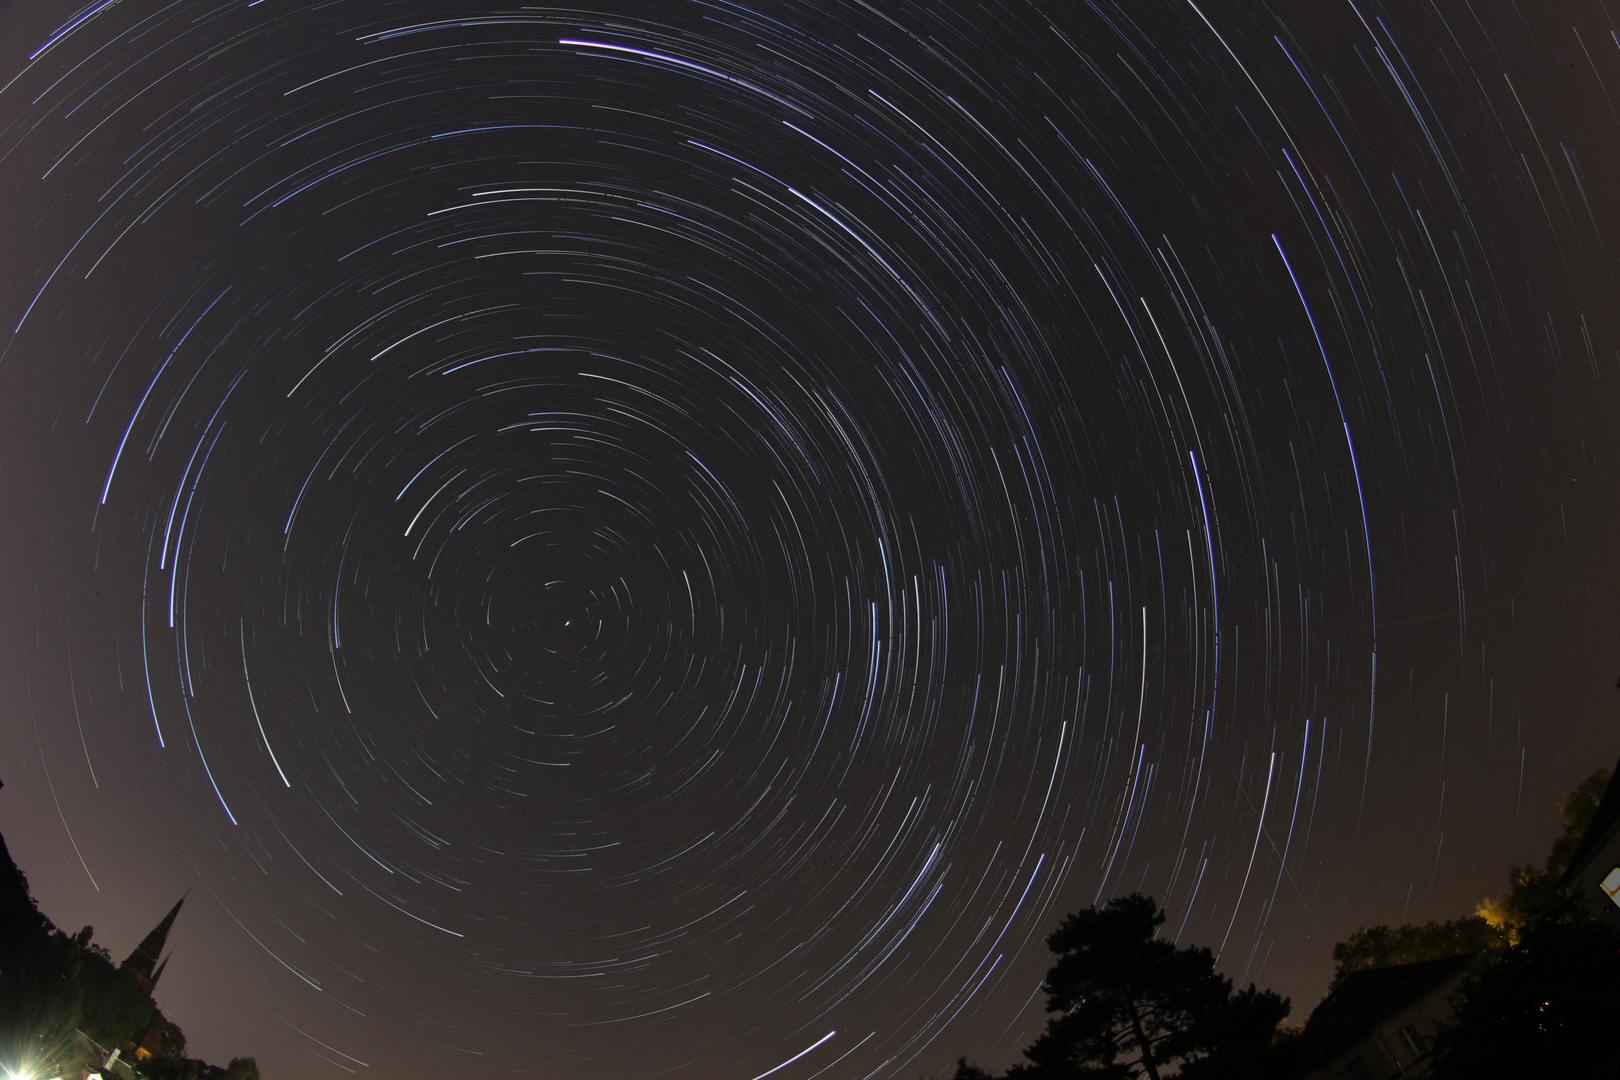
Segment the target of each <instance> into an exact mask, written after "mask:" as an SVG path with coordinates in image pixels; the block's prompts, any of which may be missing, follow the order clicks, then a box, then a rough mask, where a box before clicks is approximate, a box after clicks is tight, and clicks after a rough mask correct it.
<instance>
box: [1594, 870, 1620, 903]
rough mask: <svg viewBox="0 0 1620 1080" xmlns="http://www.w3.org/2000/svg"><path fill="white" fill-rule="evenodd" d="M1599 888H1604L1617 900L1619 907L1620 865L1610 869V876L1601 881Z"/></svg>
mask: <svg viewBox="0 0 1620 1080" xmlns="http://www.w3.org/2000/svg"><path fill="white" fill-rule="evenodd" d="M1598 888H1600V889H1602V890H1603V891H1604V892H1605V893H1606V894H1607V895H1608V897H1609V899H1610V900H1613V901H1614V902H1615V905H1616V906H1617V907H1620V866H1617V867H1615V868H1614V869H1613V870H1610V871H1609V876H1608V877H1606V878H1604V879H1603V881H1602V882H1601V883H1599V885H1598Z"/></svg>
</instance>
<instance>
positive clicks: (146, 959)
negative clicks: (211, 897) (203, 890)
mask: <svg viewBox="0 0 1620 1080" xmlns="http://www.w3.org/2000/svg"><path fill="white" fill-rule="evenodd" d="M190 895H191V890H190V889H187V890H186V896H190ZM185 902H186V897H185V896H182V897H181V898H180V899H179V900H176V901H175V903H174V907H172V908H170V909H169V913H168V914H167V915H165V916H163V921H162V922H160V923H158V924H157V925H156V926H155V927H153V928H152V932H151V933H150V934H147V935H146V937H144V938H142V939H141V943H140V944H139V945H137V946H135V951H134V952H132V953H130V954H129V959H127V960H125V961H124V962H123V963H122V964H120V965H118V966H119V967H120V968H128V969H129V970H131V971H133V972H135V974H137V975H139V976H140V977H141V980H142V981H143V982H145V983H146V984H147V985H148V986H150V985H151V984H153V983H155V982H157V976H158V974H160V973H161V969H160V968H158V958H159V957H160V956H161V955H162V954H163V943H164V942H165V941H166V940H168V937H169V927H171V926H173V925H174V917H175V916H176V915H178V914H180V905H181V904H184V903H185ZM154 969H157V970H156V971H154Z"/></svg>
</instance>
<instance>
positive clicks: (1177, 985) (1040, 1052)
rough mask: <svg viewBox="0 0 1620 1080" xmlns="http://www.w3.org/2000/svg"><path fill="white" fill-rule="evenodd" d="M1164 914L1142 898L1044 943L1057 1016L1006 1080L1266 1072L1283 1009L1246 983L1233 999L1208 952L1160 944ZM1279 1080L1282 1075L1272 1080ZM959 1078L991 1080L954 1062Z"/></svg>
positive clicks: (1210, 1079)
mask: <svg viewBox="0 0 1620 1080" xmlns="http://www.w3.org/2000/svg"><path fill="white" fill-rule="evenodd" d="M1163 922H1164V911H1163V910H1162V909H1161V908H1160V907H1159V905H1158V904H1157V903H1155V902H1154V900H1153V899H1152V898H1151V897H1147V896H1143V895H1141V894H1139V893H1137V894H1132V895H1130V896H1122V897H1117V898H1115V899H1113V900H1110V901H1108V902H1107V903H1106V904H1104V905H1103V906H1102V907H1097V906H1095V905H1094V906H1092V907H1089V908H1087V909H1085V910H1084V911H1080V912H1076V913H1075V914H1073V915H1070V916H1068V917H1067V918H1066V919H1064V920H1063V923H1062V925H1061V926H1059V927H1058V929H1057V931H1056V932H1055V933H1053V934H1052V936H1051V937H1050V938H1048V939H1047V946H1048V947H1049V948H1050V949H1051V950H1052V952H1053V953H1055V954H1057V958H1058V959H1057V962H1056V963H1055V964H1053V966H1052V968H1051V970H1049V971H1048V972H1047V974H1046V984H1045V985H1046V990H1047V995H1048V996H1047V1002H1046V1010H1047V1012H1050V1013H1056V1014H1057V1015H1056V1016H1054V1017H1053V1018H1052V1019H1051V1020H1049V1021H1048V1022H1047V1025H1046V1031H1045V1033H1043V1034H1042V1035H1041V1037H1040V1038H1038V1039H1036V1040H1035V1042H1034V1043H1032V1044H1031V1045H1030V1046H1029V1047H1028V1048H1026V1049H1025V1051H1024V1057H1025V1058H1027V1059H1028V1061H1027V1063H1023V1062H1021V1063H1019V1064H1016V1065H1014V1066H1012V1067H1011V1068H1010V1069H1008V1070H1007V1073H1006V1076H1007V1078H1008V1080H1135V1078H1137V1077H1146V1078H1148V1080H1163V1078H1164V1077H1166V1076H1168V1075H1176V1074H1175V1073H1174V1072H1173V1071H1172V1070H1176V1069H1177V1068H1178V1067H1179V1075H1181V1076H1186V1077H1189V1078H1192V1077H1195V1076H1196V1077H1199V1078H1200V1080H1226V1078H1228V1077H1232V1078H1236V1077H1240V1076H1242V1077H1257V1078H1258V1077H1266V1076H1269V1075H1273V1074H1274V1072H1273V1070H1274V1068H1275V1067H1278V1066H1277V1062H1278V1061H1280V1060H1281V1058H1280V1056H1279V1052H1278V1050H1277V1049H1276V1047H1275V1042H1276V1034H1277V1029H1278V1025H1279V1024H1280V1023H1281V1022H1282V1020H1283V1019H1284V1018H1285V1017H1286V1016H1287V1015H1288V1002H1287V1000H1286V999H1284V998H1280V997H1278V996H1277V995H1276V994H1274V993H1272V992H1271V991H1270V990H1257V989H1256V988H1255V987H1254V986H1252V985H1251V986H1250V987H1249V988H1248V989H1247V990H1244V991H1242V992H1241V993H1239V994H1236V995H1234V994H1233V993H1232V983H1231V980H1229V979H1227V978H1224V977H1223V976H1221V975H1218V974H1216V972H1215V959H1214V957H1213V956H1212V955H1210V951H1209V950H1208V949H1198V948H1178V947H1177V946H1176V945H1175V944H1174V943H1173V942H1169V941H1162V940H1160V939H1159V938H1158V936H1157V935H1158V929H1159V926H1160V924H1162V923H1163ZM1275 1075H1279V1076H1281V1075H1283V1074H1282V1073H1275ZM955 1080H991V1077H990V1074H988V1073H986V1072H985V1071H984V1070H982V1069H980V1068H978V1067H977V1066H975V1065H971V1064H969V1063H968V1062H967V1061H966V1059H962V1060H959V1061H958V1062H957V1070H956V1074H955Z"/></svg>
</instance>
